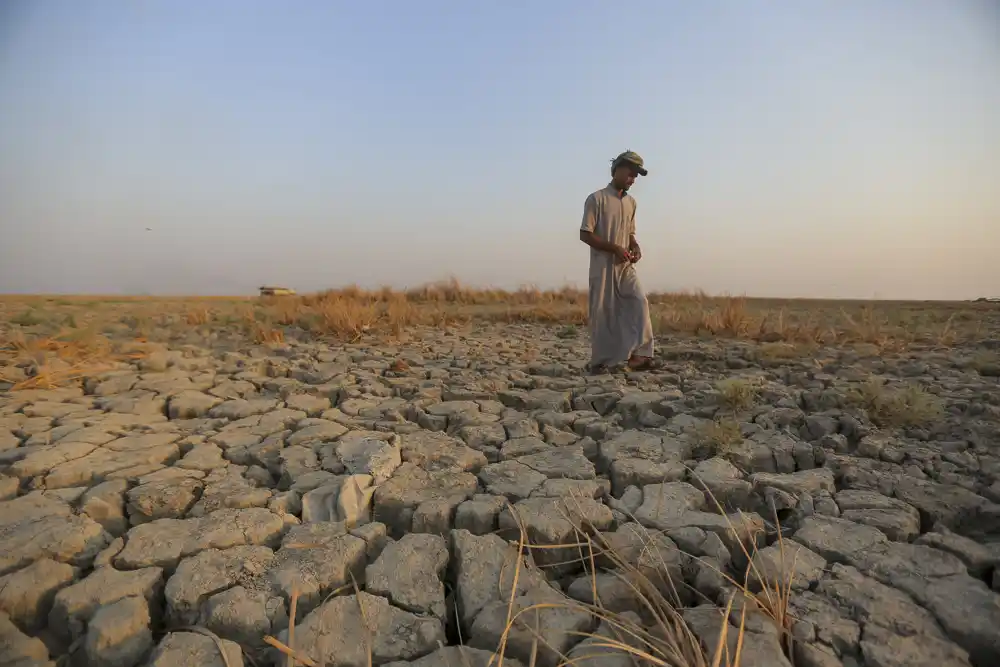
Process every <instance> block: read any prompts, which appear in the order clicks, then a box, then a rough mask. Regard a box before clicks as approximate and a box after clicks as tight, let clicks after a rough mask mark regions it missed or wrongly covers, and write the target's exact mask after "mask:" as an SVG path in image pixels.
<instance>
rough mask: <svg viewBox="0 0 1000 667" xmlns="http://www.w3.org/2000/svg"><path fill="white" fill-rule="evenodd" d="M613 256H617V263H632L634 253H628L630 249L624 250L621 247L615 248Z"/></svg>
mask: <svg viewBox="0 0 1000 667" xmlns="http://www.w3.org/2000/svg"><path fill="white" fill-rule="evenodd" d="M612 254H613V255H614V256H615V262H616V263H618V264H622V263H624V262H631V261H632V253H630V252H629V251H628V248H623V247H622V246H620V245H616V246H615V249H614V252H612Z"/></svg>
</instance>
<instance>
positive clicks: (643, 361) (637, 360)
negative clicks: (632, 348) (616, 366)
mask: <svg viewBox="0 0 1000 667" xmlns="http://www.w3.org/2000/svg"><path fill="white" fill-rule="evenodd" d="M659 367H660V364H659V363H658V362H657V361H656V360H655V359H653V358H652V357H632V358H631V359H629V360H628V369H629V370H630V371H651V370H656V369H657V368H659Z"/></svg>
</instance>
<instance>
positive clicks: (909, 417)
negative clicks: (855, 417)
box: [849, 378, 944, 428]
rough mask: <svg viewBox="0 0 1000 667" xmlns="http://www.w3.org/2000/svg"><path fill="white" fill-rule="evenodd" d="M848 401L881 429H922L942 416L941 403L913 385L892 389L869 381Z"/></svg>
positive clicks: (932, 395)
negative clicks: (918, 427) (920, 427)
mask: <svg viewBox="0 0 1000 667" xmlns="http://www.w3.org/2000/svg"><path fill="white" fill-rule="evenodd" d="M849 400H850V402H851V403H853V404H854V405H856V406H857V407H860V408H861V409H863V410H864V411H865V412H866V413H867V414H868V417H869V418H870V419H871V420H872V422H873V423H874V424H875V425H876V426H881V427H895V428H906V427H912V426H925V425H927V424H929V423H931V422H933V421H935V420H937V419H941V418H942V417H943V416H944V402H943V401H942V400H941V399H940V398H939V397H937V396H935V395H934V394H931V393H930V392H928V391H927V390H926V389H924V388H923V387H921V386H919V385H916V384H908V385H905V386H903V387H899V388H891V387H888V386H886V384H885V381H884V380H882V379H879V378H871V379H869V380H867V381H866V382H864V383H863V384H862V385H861V387H860V388H859V389H857V390H855V391H853V392H851V393H850V394H849Z"/></svg>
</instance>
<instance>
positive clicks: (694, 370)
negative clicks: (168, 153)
mask: <svg viewBox="0 0 1000 667" xmlns="http://www.w3.org/2000/svg"><path fill="white" fill-rule="evenodd" d="M650 303H651V309H652V313H653V321H654V328H655V329H656V331H657V336H658V340H657V344H658V350H657V356H658V359H659V360H660V361H661V363H662V367H661V368H659V369H657V370H654V371H649V372H639V373H634V372H628V371H626V370H618V371H616V372H614V373H611V374H605V375H591V374H589V373H588V372H587V370H586V363H587V361H588V355H589V341H588V336H587V328H586V295H585V294H583V293H581V292H579V291H577V290H574V289H571V288H567V289H563V290H558V291H542V290H536V289H531V288H525V289H522V290H519V291H516V292H504V291H501V290H478V289H471V288H466V287H463V286H462V285H461V284H459V283H458V282H457V281H454V280H453V281H449V282H446V283H442V284H435V285H429V286H426V287H421V288H418V289H414V290H410V291H407V292H397V291H393V290H390V289H384V290H378V291H371V292H369V291H365V290H361V289H358V288H347V289H341V290H333V291H328V292H323V293H319V294H314V295H304V296H285V297H274V298H266V299H260V298H223V297H213V298H208V297H201V298H199V297H183V298H182V297H177V298H153V297H134V298H119V297H101V296H3V297H0V544H2V545H3V547H2V550H0V664H12V665H18V666H19V667H27V666H29V665H52V664H65V665H81V666H84V667H89V666H94V667H96V666H97V665H101V666H109V667H134V666H136V665H153V666H156V667H163V666H166V665H199V666H208V665H219V666H220V667H234V666H236V665H286V664H293V660H294V661H295V662H294V664H303V665H330V666H337V667H340V666H345V667H346V666H350V667H355V666H357V667H363V666H366V665H384V664H391V665H393V667H405V666H406V665H410V664H412V665H417V666H419V667H432V666H437V665H449V667H465V666H473V667H487V666H488V665H497V664H500V663H501V662H502V663H504V664H508V665H511V666H518V667H528V666H530V665H539V666H541V667H555V666H556V665H559V664H566V663H573V664H585V665H590V666H592V667H605V666H607V667H618V666H619V665H621V666H622V667H626V666H627V665H631V664H644V665H657V666H666V665H671V666H676V667H687V666H689V665H695V666H704V667H708V666H715V665H727V666H729V667H733V666H735V665H742V666H743V667H780V666H782V665H786V666H787V665H795V666H796V667H897V666H898V667H903V666H906V667H922V666H925V665H927V666H931V665H933V667H960V666H969V665H973V666H975V667H995V665H998V664H1000V304H995V303H974V302H858V301H807V300H777V299H769V300H764V299H746V298H739V297H710V296H707V295H704V294H654V295H651V296H650ZM4 659H6V662H5V661H4Z"/></svg>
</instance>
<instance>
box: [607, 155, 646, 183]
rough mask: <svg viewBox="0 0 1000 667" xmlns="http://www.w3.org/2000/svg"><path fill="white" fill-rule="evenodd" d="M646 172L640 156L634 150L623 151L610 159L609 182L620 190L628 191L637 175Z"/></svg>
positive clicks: (642, 174)
mask: <svg viewBox="0 0 1000 667" xmlns="http://www.w3.org/2000/svg"><path fill="white" fill-rule="evenodd" d="M648 173H649V172H648V171H646V168H645V167H644V166H643V162H642V158H641V157H639V154H638V153H636V152H635V151H625V152H624V153H622V154H621V155H619V156H618V157H616V158H615V159H614V160H612V161H611V183H612V184H613V185H614V186H615V187H616V188H618V189H619V190H622V191H628V189H629V188H630V187H632V184H633V183H635V179H636V177H637V176H645V175H646V174H648Z"/></svg>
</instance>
